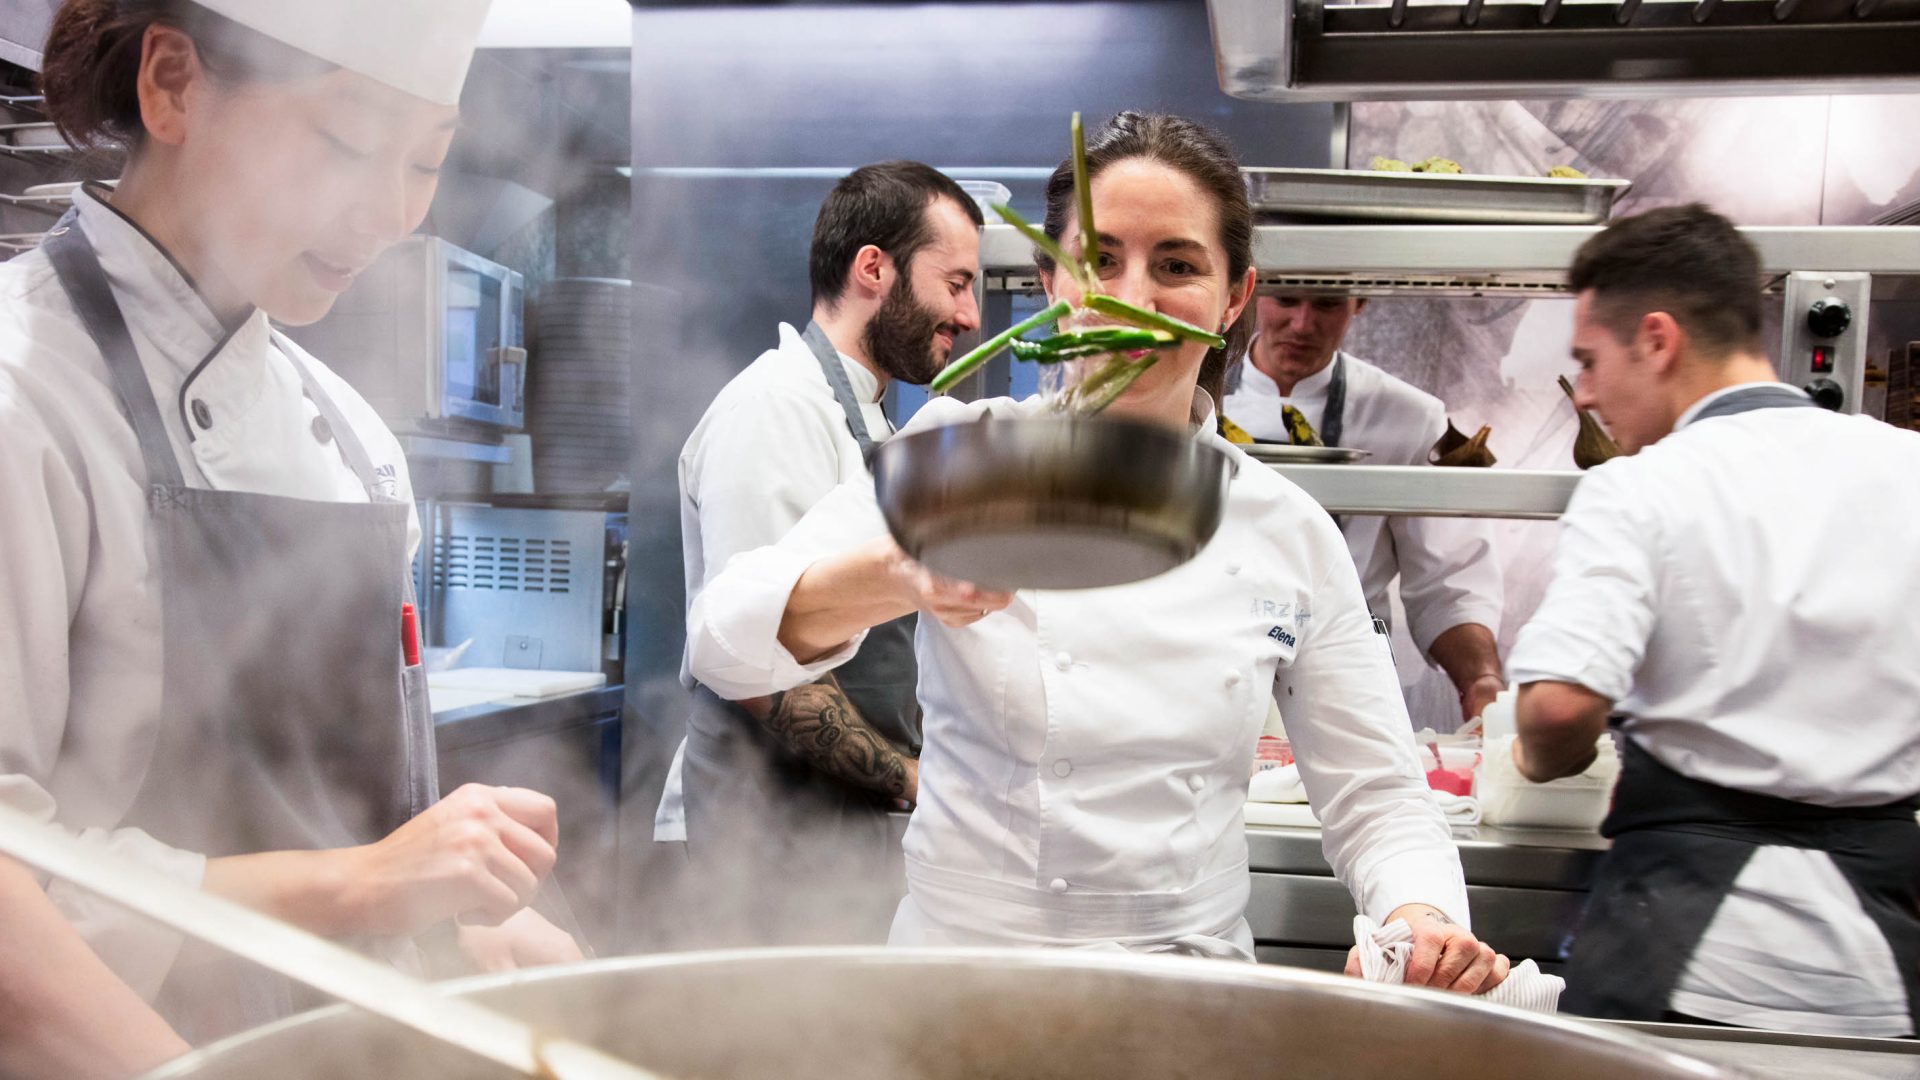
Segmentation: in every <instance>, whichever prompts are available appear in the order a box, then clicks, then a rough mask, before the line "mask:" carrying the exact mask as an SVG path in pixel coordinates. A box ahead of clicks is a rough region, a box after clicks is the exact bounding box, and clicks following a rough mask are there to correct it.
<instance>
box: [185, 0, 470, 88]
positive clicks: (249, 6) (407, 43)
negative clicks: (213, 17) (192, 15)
mask: <svg viewBox="0 0 1920 1080" xmlns="http://www.w3.org/2000/svg"><path fill="white" fill-rule="evenodd" d="M197 2H198V3H199V4H200V6H201V7H204V8H206V9H208V10H209V11H212V12H214V13H216V14H219V15H223V16H225V17H226V18H229V19H231V20H233V21H234V22H236V23H239V24H240V25H242V26H244V27H246V28H248V29H249V30H254V31H256V32H258V33H261V34H265V35H266V36H267V37H270V38H272V39H274V40H275V41H278V42H281V43H283V44H285V45H290V46H292V47H293V48H296V49H299V50H300V51H301V52H304V53H307V54H309V55H311V56H317V57H319V58H320V59H322V60H325V61H327V62H328V63H331V64H338V65H339V66H341V67H343V68H346V69H347V70H348V71H354V72H358V73H360V74H362V75H365V76H367V77H368V78H371V79H374V80H377V81H379V82H383V83H385V84H387V85H388V86H391V87H394V88H395V89H397V90H403V91H405V92H407V93H409V94H412V95H414V96H415V97H420V98H425V99H426V100H428V101H431V102H433V103H435V104H436V105H457V104H459V102H460V87H461V84H463V83H465V82H466V81H467V64H468V63H469V62H471V61H472V60H473V45H474V42H475V41H476V40H478V39H479V37H480V24H481V23H483V22H485V21H486V18H487V5H488V4H489V3H491V2H492V0H197Z"/></svg>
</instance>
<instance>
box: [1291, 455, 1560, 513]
mask: <svg viewBox="0 0 1920 1080" xmlns="http://www.w3.org/2000/svg"><path fill="white" fill-rule="evenodd" d="M1268 467H1269V468H1271V469H1273V470H1274V471H1275V472H1278V473H1279V474H1280V475H1282V476H1284V477H1286V478H1287V479H1289V480H1291V481H1293V482H1294V483H1296V484H1298V485H1300V487H1301V488H1303V489H1304V490H1305V491H1306V493H1307V494H1309V495H1311V496H1313V498H1314V501H1316V502H1318V503H1319V504H1320V505H1321V506H1323V507H1325V508H1326V510H1327V512H1328V513H1330V514H1383V515H1386V516H1389V517H1490V518H1522V519H1531V520H1551V519H1553V518H1557V517H1559V516H1560V515H1561V514H1562V513H1565V512H1566V509H1567V500H1569V499H1571V498H1572V497H1573V489H1574V487H1575V486H1577V485H1578V484H1579V483H1580V474H1579V473H1577V472H1571V471H1569V472H1549V471H1544V470H1532V469H1443V468H1440V467H1439V466H1431V465H1411V466H1409V465H1271V466H1268Z"/></svg>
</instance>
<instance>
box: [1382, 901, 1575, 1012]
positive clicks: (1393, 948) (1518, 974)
mask: <svg viewBox="0 0 1920 1080" xmlns="http://www.w3.org/2000/svg"><path fill="white" fill-rule="evenodd" d="M1353 943H1354V944H1355V945H1358V946H1359V947H1360V974H1361V976H1362V977H1363V978H1365V979H1366V980H1367V981H1368V982H1381V983H1401V982H1405V981H1406V980H1407V958H1408V957H1410V956H1412V955H1413V927H1411V926H1408V925H1407V920H1405V919H1395V920H1393V921H1392V922H1390V923H1388V924H1387V925H1385V926H1381V925H1379V924H1377V923H1375V922H1374V921H1373V920H1372V919H1369V918H1367V917H1366V916H1365V915H1355V916H1354V917H1353ZM1566 988H1567V981H1566V980H1565V979H1562V978H1561V977H1560V976H1558V975H1549V974H1547V973H1546V972H1544V971H1541V970H1540V965H1538V964H1536V963H1534V962H1533V961H1531V960H1522V961H1520V962H1519V963H1517V964H1515V965H1513V967H1512V968H1511V969H1509V970H1508V972H1507V977H1506V978H1505V979H1503V980H1502V981H1501V983H1500V985H1498V986H1496V987H1494V988H1493V989H1492V990H1489V991H1487V992H1486V993H1484V994H1479V995H1476V996H1477V997H1479V998H1481V999H1482V1000H1484V1001H1490V1002H1492V1003H1493V1004H1495V1005H1506V1006H1509V1007H1511V1008H1515V1009H1531V1010H1533V1011H1534V1012H1543V1013H1550V1012H1554V1011H1556V1010H1557V1009H1559V1007H1560V992H1561V991H1562V990H1565V989H1566Z"/></svg>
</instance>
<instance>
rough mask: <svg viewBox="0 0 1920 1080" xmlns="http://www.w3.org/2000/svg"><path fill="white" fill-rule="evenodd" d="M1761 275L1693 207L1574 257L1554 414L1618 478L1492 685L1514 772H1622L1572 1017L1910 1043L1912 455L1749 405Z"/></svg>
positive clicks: (1852, 420) (1791, 405) (1885, 439)
mask: <svg viewBox="0 0 1920 1080" xmlns="http://www.w3.org/2000/svg"><path fill="white" fill-rule="evenodd" d="M1759 280H1760V267H1759V261H1758V259H1757V257H1756V256H1755V254H1754V251H1753V248H1752V247H1751V246H1750V245H1749V244H1748V243H1747V242H1746V240H1745V239H1744V238H1743V237H1741V235H1740V234H1739V232H1738V231H1737V230H1735V229H1734V227H1733V226H1732V225H1731V224H1730V223H1729V222H1727V221H1726V220H1725V219H1724V218H1721V217H1719V216H1717V215H1715V214H1713V213H1712V212H1710V211H1709V210H1707V209H1706V208H1705V207H1702V206H1699V205H1693V206H1684V207H1670V208H1665V209H1661V210H1655V211H1651V212H1648V213H1646V214H1642V215H1639V216H1637V217H1633V218H1627V219H1624V220H1621V221H1617V222H1615V223H1613V224H1612V225H1611V226H1609V227H1608V228H1607V229H1606V230H1605V231H1604V232H1602V233H1600V234H1599V235H1598V236H1596V237H1594V238H1593V239H1592V240H1590V241H1588V242H1587V244H1586V245H1585V246H1584V247H1582V248H1581V251H1580V253H1579V255H1578V256H1577V257H1576V259H1575V262H1574V265H1573V268H1572V271H1571V273H1570V275H1569V282H1570V285H1571V287H1572V288H1573V290H1574V292H1575V293H1576V295H1577V298H1578V308H1577V311H1576V314H1575V323H1574V339H1573V355H1574V359H1575V360H1577V361H1578V362H1579V364H1580V376H1579V380H1578V384H1577V386H1578V389H1577V398H1578V401H1579V403H1580V404H1581V405H1582V406H1584V407H1587V408H1591V409H1594V410H1595V411H1596V412H1598V413H1599V414H1600V416H1601V418H1602V419H1603V420H1604V421H1605V422H1606V424H1607V426H1608V427H1609V428H1610V429H1611V431H1612V433H1613V436H1614V438H1615V439H1616V440H1618V441H1619V443H1620V445H1621V447H1622V448H1623V449H1624V450H1625V451H1626V452H1627V453H1628V454H1629V455H1631V456H1628V457H1622V458H1618V459H1615V460H1614V461H1611V462H1608V463H1607V464H1605V465H1602V466H1600V467H1598V468H1596V469H1594V470H1592V471H1591V472H1590V473H1588V474H1587V476H1586V478H1585V479H1584V480H1582V482H1581V484H1580V487H1579V488H1578V490H1577V491H1576V492H1575V494H1574V498H1573V501H1572V503H1571V504H1570V505H1569V506H1568V508H1567V513H1566V515H1565V517H1564V518H1563V519H1562V523H1561V524H1562V533H1561V538H1560V546H1559V550H1558V553H1557V555H1556V558H1555V564H1554V577H1553V581H1552V583H1551V585H1550V586H1549V588H1548V590H1547V594H1546V598H1545V600H1544V601H1543V602H1542V603H1541V605H1540V608H1539V610H1538V612H1537V613H1536V614H1535V616H1534V618H1533V620H1532V621H1531V622H1529V623H1528V625H1527V626H1526V627H1525V628H1524V629H1523V630H1522V631H1521V634H1520V637H1519V639H1518V641H1517V642H1516V643H1515V646H1514V650H1513V654H1512V656H1511V657H1510V658H1509V666H1510V669H1511V671H1512V673H1513V678H1514V680H1515V681H1516V682H1517V683H1519V684H1521V691H1520V698H1519V709H1518V716H1517V726H1518V732H1519V737H1518V739H1517V740H1516V742H1515V744H1514V751H1513V753H1514V760H1515V764H1516V765H1517V766H1518V767H1519V769H1520V771H1521V772H1522V773H1524V774H1525V775H1527V776H1528V777H1530V778H1532V779H1534V780H1539V781H1545V780H1550V779H1553V778H1555V777H1560V776H1566V775H1570V774H1573V773H1576V772H1579V771H1580V770H1582V769H1583V768H1584V767H1585V766H1586V765H1587V764H1588V762H1590V761H1591V760H1592V759H1593V756H1594V752H1595V751H1594V747H1595V742H1596V740H1597V739H1598V738H1599V737H1600V736H1601V734H1602V733H1603V732H1605V730H1606V728H1607V722H1608V718H1609V716H1611V715H1613V714H1616V713H1617V714H1619V716H1618V717H1617V720H1618V723H1619V728H1620V731H1621V733H1622V736H1623V737H1622V738H1621V739H1620V745H1621V748H1622V754H1623V757H1624V764H1625V768H1624V770H1623V774H1622V778H1621V782H1620V787H1619V789H1618V790H1617V792H1616V793H1615V797H1614V803H1613V810H1612V812H1611V813H1610V815H1609V816H1608V818H1607V821H1606V823H1605V824H1604V825H1603V826H1602V828H1601V831H1602V832H1603V833H1604V834H1606V835H1607V836H1609V837H1611V838H1612V839H1613V849H1612V851H1611V852H1610V853H1609V854H1608V856H1607V858H1606V860H1605V861H1604V862H1603V864H1602V866H1601V868H1600V870H1599V871H1598V873H1597V874H1596V877H1595V880H1594V885H1593V892H1592V895H1591V898H1590V900H1589V904H1588V908H1587V913H1586V917H1585V919H1584V922H1583V925H1582V928H1581V930H1580V931H1579V933H1578V935H1577V936H1576V937H1575V939H1574V943H1573V950H1572V956H1571V961H1570V965H1569V968H1568V971H1567V984H1568V992H1567V997H1566V998H1565V999H1564V1000H1565V1005H1566V1007H1568V1008H1569V1009H1571V1010H1572V1011H1575V1012H1582V1013H1586V1014H1589V1015H1595V1016H1604V1017H1614V1018H1626V1019H1641V1020H1658V1019H1663V1018H1664V1019H1670V1020H1672V1019H1678V1020H1691V1019H1699V1020H1706V1021H1710V1022H1714V1023H1721V1024H1733V1025H1738V1026H1743V1027H1760V1028H1771V1029H1784V1030H1794V1031H1803V1032H1809V1033H1814V1034H1829V1035H1873V1036H1900V1035H1911V1034H1913V1033H1914V1032H1915V1030H1916V1027H1915V1023H1914V1013H1915V1007H1916V1001H1917V1000H1920V993H1916V989H1917V988H1916V978H1917V977H1920V914H1916V902H1915V901H1916V897H1920V890H1916V888H1915V879H1916V870H1917V869H1920V826H1917V825H1916V824H1915V821H1914V810H1915V808H1916V806H1920V669H1917V668H1916V667H1915V665H1914V664H1913V661H1912V654H1911V648H1910V647H1909V644H1908V643H1910V642H1912V641H1914V640H1915V639H1916V637H1920V604H1917V603H1915V598H1916V597H1920V560H1916V559H1914V558H1913V547H1912V545H1913V538H1914V537H1915V536H1917V535H1920V503H1916V502H1915V501H1914V500H1913V499H1912V498H1910V497H1902V496H1903V494H1905V493H1910V492H1912V491H1913V490H1914V478H1915V477H1916V476H1920V435H1916V434H1914V433H1912V432H1906V431H1900V430H1897V429H1895V428H1892V427H1889V426H1887V425H1885V424H1882V423H1880V422H1878V421H1876V420H1872V419H1870V418H1867V417H1860V416H1844V415H1839V414H1836V413H1831V412H1827V411H1826V410H1824V409H1820V408H1818V407H1816V406H1814V405H1813V404H1812V402H1811V400H1810V399H1809V398H1808V397H1807V395H1806V394H1804V393H1802V392H1801V391H1800V390H1798V389H1796V388H1794V387H1790V386H1787V385H1784V384H1782V383H1780V382H1778V381H1776V379H1775V376H1774V370H1773V367H1772V365H1771V364H1770V363H1769V362H1768V359H1767V354H1766V350H1765V347H1764V345H1763V343H1762V341H1761V320H1760V292H1759Z"/></svg>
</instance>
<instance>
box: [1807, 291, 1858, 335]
mask: <svg viewBox="0 0 1920 1080" xmlns="http://www.w3.org/2000/svg"><path fill="white" fill-rule="evenodd" d="M1852 325H1853V309H1852V308H1850V307H1848V306H1847V302H1846V301H1845V300H1836V299H1834V298H1833V297H1831V296H1828V297H1825V298H1823V299H1819V300H1815V301H1814V302H1813V306H1812V307H1810V308H1808V309H1807V329H1808V330H1811V331H1813V335H1814V336H1815V337H1824V338H1833V337H1839V336H1840V335H1841V334H1844V333H1846V332H1847V327H1849V326H1852Z"/></svg>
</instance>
